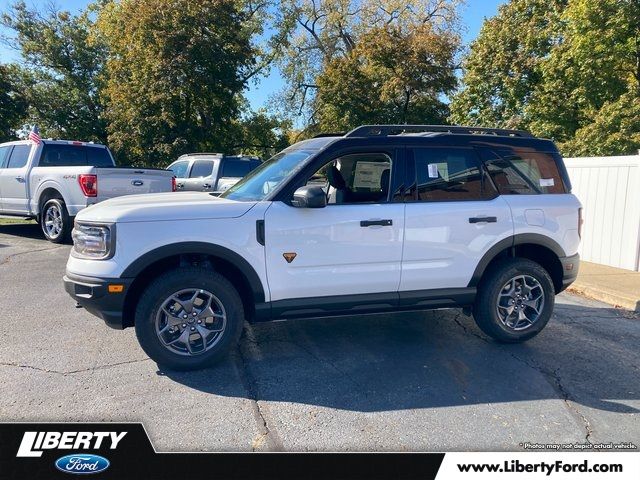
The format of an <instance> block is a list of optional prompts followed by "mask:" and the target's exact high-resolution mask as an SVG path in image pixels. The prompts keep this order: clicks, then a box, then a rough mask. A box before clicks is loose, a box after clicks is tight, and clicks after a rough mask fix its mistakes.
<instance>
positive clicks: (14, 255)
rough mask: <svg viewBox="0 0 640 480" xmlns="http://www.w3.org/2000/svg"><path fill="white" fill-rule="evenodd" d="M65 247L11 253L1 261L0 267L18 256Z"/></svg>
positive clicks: (58, 247) (58, 246)
mask: <svg viewBox="0 0 640 480" xmlns="http://www.w3.org/2000/svg"><path fill="white" fill-rule="evenodd" d="M64 247H66V245H57V246H55V247H47V248H39V249H37V250H27V251H26V252H17V253H12V254H11V255H7V257H6V258H4V259H3V260H2V261H0V265H6V264H7V263H9V261H10V260H11V259H12V258H15V257H19V256H20V255H26V254H27V253H36V252H46V251H48V250H58V249H60V248H64Z"/></svg>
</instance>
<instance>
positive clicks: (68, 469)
mask: <svg viewBox="0 0 640 480" xmlns="http://www.w3.org/2000/svg"><path fill="white" fill-rule="evenodd" d="M56 468H57V469H58V470H60V471H62V472H65V473H77V474H80V475H83V474H87V473H98V472H104V471H105V470H106V469H107V468H109V460H107V459H106V458H104V457H101V456H100V455H91V454H90V453H74V454H71V455H65V456H64V457H60V458H59V459H58V460H56Z"/></svg>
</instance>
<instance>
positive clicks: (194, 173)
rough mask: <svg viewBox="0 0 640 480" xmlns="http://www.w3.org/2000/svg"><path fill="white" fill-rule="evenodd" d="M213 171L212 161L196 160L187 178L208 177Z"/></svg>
mask: <svg viewBox="0 0 640 480" xmlns="http://www.w3.org/2000/svg"><path fill="white" fill-rule="evenodd" d="M212 172H213V162H212V161H211V160H196V161H195V162H193V166H192V167H191V173H190V174H189V178H203V177H208V176H210V175H211V173H212Z"/></svg>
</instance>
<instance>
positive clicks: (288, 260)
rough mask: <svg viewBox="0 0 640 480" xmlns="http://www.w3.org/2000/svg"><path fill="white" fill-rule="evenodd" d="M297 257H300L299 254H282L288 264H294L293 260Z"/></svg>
mask: <svg viewBox="0 0 640 480" xmlns="http://www.w3.org/2000/svg"><path fill="white" fill-rule="evenodd" d="M296 255H298V254H297V253H295V252H287V253H283V254H282V256H283V257H284V259H285V260H286V261H287V263H291V262H293V259H294V258H296Z"/></svg>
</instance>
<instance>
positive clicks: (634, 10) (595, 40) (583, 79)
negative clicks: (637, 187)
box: [528, 0, 640, 154]
mask: <svg viewBox="0 0 640 480" xmlns="http://www.w3.org/2000/svg"><path fill="white" fill-rule="evenodd" d="M562 23H563V25H564V28H563V41H562V43H560V44H558V45H557V46H556V47H555V48H554V49H553V51H552V52H551V55H550V56H549V57H548V58H546V59H545V60H544V61H543V62H542V64H541V67H542V68H541V70H542V82H541V83H540V85H539V86H538V88H537V89H536V90H535V91H534V92H533V95H532V96H531V100H530V106H529V107H528V115H529V117H530V118H531V122H530V128H531V130H532V131H533V132H534V133H537V134H540V135H546V136H551V137H553V138H555V139H556V140H558V141H559V142H561V145H562V148H563V151H564V152H565V153H567V154H577V153H578V152H580V153H581V154H589V152H593V154H605V153H608V154H617V153H625V152H624V151H619V150H617V147H615V146H616V145H620V146H621V147H622V144H620V143H619V142H618V141H616V140H615V137H616V136H618V135H619V134H620V133H622V132H621V131H616V130H612V127H613V126H614V125H620V126H621V127H622V125H623V124H626V125H627V126H630V125H633V124H635V125H636V126H637V125H638V123H640V118H638V119H636V120H635V121H634V120H633V119H631V118H630V115H631V116H632V115H634V112H635V114H637V100H638V92H639V91H640V0H600V1H598V2H592V1H588V0H571V1H570V2H569V4H568V6H567V8H566V9H565V11H564V13H563V15H562ZM634 106H636V108H634ZM625 118H626V119H627V120H626V121H625V120H623V119H625ZM629 120H630V121H629ZM583 130H584V131H583ZM605 132H609V134H610V135H612V136H613V137H614V138H612V139H611V141H608V140H607V139H606V138H603V135H604V134H605ZM596 133H598V134H596ZM627 133H632V132H627ZM636 133H637V131H636ZM636 138H637V136H636ZM574 140H575V141H574ZM585 142H586V143H585ZM603 145H609V148H603ZM639 146H640V144H639V143H633V142H631V143H630V144H628V145H627V147H626V148H625V151H627V152H628V151H633V150H637V148H638V147H639ZM574 147H575V148H574Z"/></svg>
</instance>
